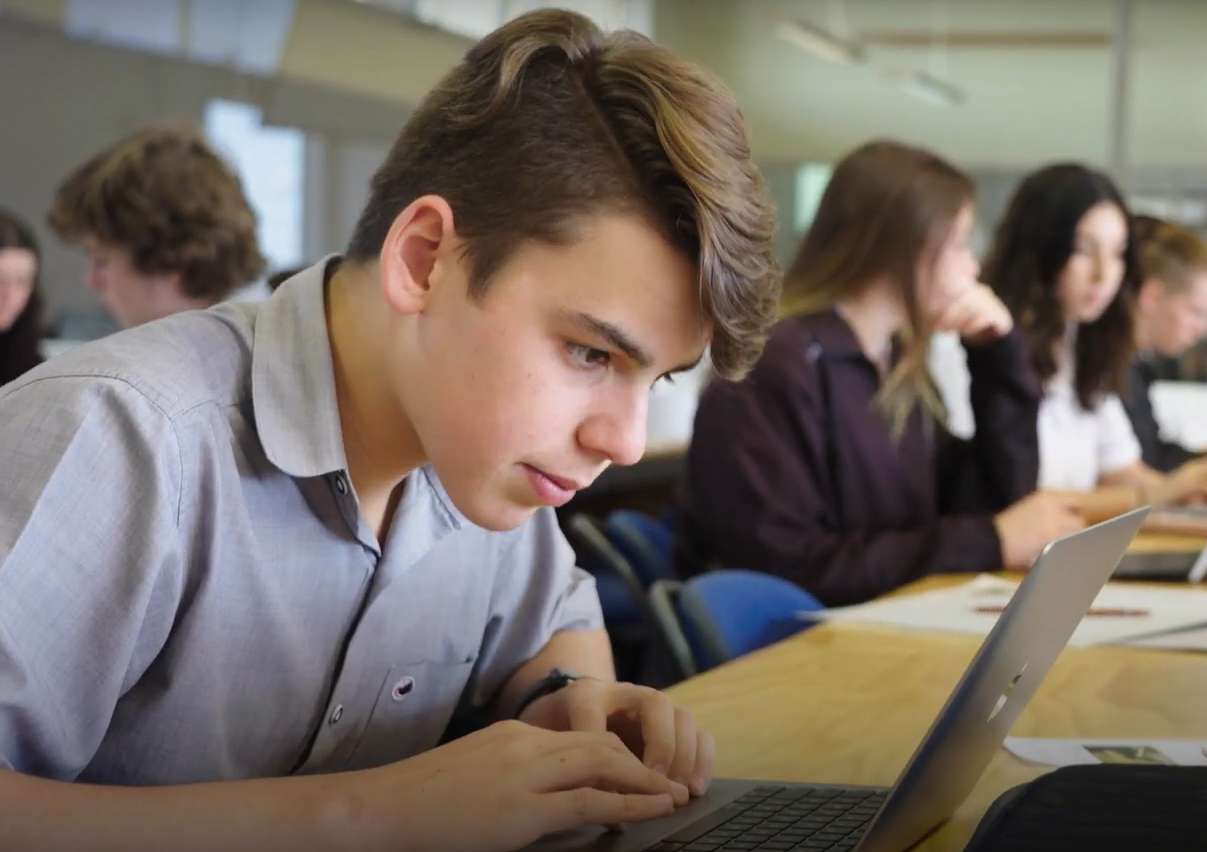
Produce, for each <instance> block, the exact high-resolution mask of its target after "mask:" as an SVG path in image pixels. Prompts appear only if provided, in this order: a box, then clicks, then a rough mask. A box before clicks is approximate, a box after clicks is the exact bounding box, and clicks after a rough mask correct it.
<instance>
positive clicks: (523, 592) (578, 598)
mask: <svg viewBox="0 0 1207 852" xmlns="http://www.w3.org/2000/svg"><path fill="white" fill-rule="evenodd" d="M500 556H501V564H500V566H499V568H498V572H497V574H496V582H495V588H494V591H493V594H492V596H491V602H490V615H489V620H488V623H487V629H486V633H485V637H484V641H483V643H482V646H481V649H480V653H479V657H478V661H477V665H476V666H475V676H474V684H473V694H472V702H473V703H474V704H476V705H479V706H481V705H484V704H486V703H488V702H489V701H490V700H492V698H493V697H494V696H495V694H496V693H497V692H498V691H499V690H500V689H501V688H502V687H503V685H504V684H505V683H506V681H507V679H508V678H509V677H510V676H511V674H512V673H513V672H514V671H515V670H516V669H517V668H519V667H520V666H522V665H523V664H524V663H526V662H528V661H529V660H530V659H532V658H533V657H535V656H536V655H537V653H539V652H540V650H541V649H542V648H544V647H545V645H546V644H547V643H548V642H549V640H550V639H551V638H552V637H553V635H554V634H555V633H557V632H559V631H562V630H598V629H602V628H603V615H602V613H601V611H600V606H599V595H598V593H597V592H596V590H595V580H594V579H593V578H592V577H591V575H590V574H588V573H587V572H585V571H583V570H582V569H580V568H578V567H576V566H575V564H574V561H575V560H574V551H573V550H572V549H571V547H570V544H569V542H567V541H566V538H565V536H564V535H562V532H561V530H560V529H559V528H558V525H557V517H556V516H555V515H554V513H553V511H552V510H547V509H541V510H540V511H538V512H537V513H536V515H535V516H534V517H533V518H532V520H530V521H529V522H528V523H527V524H526V525H525V526H524V528H523V529H522V530H521V531H518V533H517V534H516V536H515V538H514V540H513V542H512V543H510V546H509V547H507V548H506V549H505V550H504V551H503V552H502V553H501V555H500Z"/></svg>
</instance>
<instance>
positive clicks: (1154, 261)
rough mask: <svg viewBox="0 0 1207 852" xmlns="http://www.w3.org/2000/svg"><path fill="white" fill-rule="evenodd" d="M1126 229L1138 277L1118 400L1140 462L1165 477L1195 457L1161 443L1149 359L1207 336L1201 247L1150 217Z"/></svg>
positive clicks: (1206, 263)
mask: <svg viewBox="0 0 1207 852" xmlns="http://www.w3.org/2000/svg"><path fill="white" fill-rule="evenodd" d="M1132 230H1133V234H1134V238H1135V240H1136V243H1137V245H1138V246H1139V253H1140V268H1141V270H1142V272H1143V276H1142V281H1141V284H1140V289H1139V292H1138V293H1137V295H1136V318H1135V323H1136V357H1135V358H1133V359H1132V362H1131V365H1130V367H1129V368H1128V376H1127V385H1126V392H1125V393H1124V394H1123V395H1122V397H1121V398H1122V400H1123V407H1124V409H1125V410H1126V411H1127V416H1128V418H1129V419H1130V420H1131V423H1132V428H1133V429H1134V430H1135V432H1136V439H1137V440H1138V441H1139V442H1140V452H1141V457H1142V458H1143V460H1144V463H1145V464H1146V465H1148V466H1149V467H1151V468H1153V469H1154V470H1159V471H1163V472H1169V471H1172V470H1173V469H1174V468H1176V467H1179V466H1180V465H1182V464H1184V463H1185V462H1187V461H1190V460H1191V459H1193V458H1195V456H1196V455H1197V453H1193V452H1191V451H1190V450H1188V449H1186V448H1185V447H1183V446H1181V445H1180V444H1176V443H1173V442H1171V441H1165V440H1163V439H1162V438H1161V430H1160V427H1159V425H1158V423H1157V418H1156V416H1155V415H1154V414H1153V406H1152V401H1151V400H1150V398H1149V392H1150V390H1151V388H1152V385H1153V382H1154V381H1156V378H1157V370H1156V364H1155V360H1156V359H1157V358H1179V357H1181V356H1182V355H1184V354H1186V352H1187V351H1189V350H1190V348H1191V347H1193V346H1194V345H1195V344H1196V343H1198V342H1199V341H1200V340H1202V339H1203V336H1204V335H1205V334H1207V243H1204V242H1203V240H1202V239H1201V238H1200V237H1199V236H1198V235H1196V234H1194V233H1193V232H1191V231H1188V230H1187V229H1185V228H1183V227H1181V226H1179V225H1175V224H1173V223H1172V222H1165V221H1163V220H1161V219H1156V218H1154V217H1152V216H1133V217H1132Z"/></svg>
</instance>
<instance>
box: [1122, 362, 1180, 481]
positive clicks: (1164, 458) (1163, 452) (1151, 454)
mask: <svg viewBox="0 0 1207 852" xmlns="http://www.w3.org/2000/svg"><path fill="white" fill-rule="evenodd" d="M1158 378H1159V375H1158V368H1157V364H1156V363H1154V362H1153V361H1152V360H1150V359H1148V358H1145V357H1143V356H1141V357H1138V358H1136V359H1134V360H1133V361H1132V363H1131V366H1130V367H1129V368H1128V371H1127V387H1126V389H1125V392H1124V393H1123V394H1122V399H1123V407H1124V408H1125V409H1126V410H1127V416H1128V418H1129V419H1130V420H1131V421H1132V428H1133V429H1134V430H1135V431H1136V438H1137V439H1138V440H1139V441H1140V452H1141V455H1142V457H1143V459H1144V463H1145V464H1147V465H1148V466H1149V467H1152V468H1155V469H1156V470H1160V471H1164V472H1166V473H1168V472H1169V471H1171V470H1173V469H1174V468H1176V467H1178V466H1179V465H1181V464H1182V463H1183V462H1187V461H1190V460H1191V459H1193V458H1197V456H1196V454H1195V453H1192V452H1191V451H1190V450H1188V449H1186V448H1185V447H1183V446H1181V445H1180V444H1174V443H1171V442H1169V441H1164V440H1162V439H1161V429H1160V427H1159V426H1158V425H1157V417H1156V415H1155V414H1153V405H1152V401H1151V399H1150V398H1149V393H1150V391H1151V390H1152V385H1153V382H1155V381H1156V380H1157V379H1158Z"/></svg>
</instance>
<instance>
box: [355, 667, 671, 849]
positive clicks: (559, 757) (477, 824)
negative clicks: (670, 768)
mask: <svg viewBox="0 0 1207 852" xmlns="http://www.w3.org/2000/svg"><path fill="white" fill-rule="evenodd" d="M563 691H564V690H563ZM355 776H356V777H357V784H356V786H355V787H353V788H352V789H351V790H350V791H349V792H350V794H351V795H350V796H349V800H348V805H347V807H348V809H349V810H354V811H355V812H356V813H359V814H361V815H363V817H364V822H365V825H366V828H367V827H368V826H369V825H370V824H372V823H377V824H379V825H380V824H381V823H380V822H379V817H380V816H381V815H388V816H386V817H385V819H386V822H385V824H384V825H382V832H381V835H380V836H377V837H373V838H370V837H363V838H362V839H363V840H364V841H365V846H364V847H363V848H374V849H376V848H382V849H386V848H406V849H416V850H443V849H457V850H463V852H494V850H506V849H517V848H519V847H522V846H525V845H527V844H528V843H531V842H533V841H534V840H536V839H537V838H539V837H541V836H542V835H544V834H548V833H550V832H553V831H562V830H565V829H571V828H577V827H579V826H582V825H599V824H618V823H625V822H637V821H640V820H646V819H651V818H653V817H658V816H663V815H665V814H668V813H670V812H672V811H673V810H674V809H675V805H676V804H679V805H682V804H686V802H687V801H688V798H689V797H688V792H687V789H686V788H685V787H683V786H682V785H681V784H678V783H676V782H674V781H672V780H670V779H669V778H667V777H666V775H664V774H663V773H661V772H657V771H655V770H653V769H651V768H650V767H648V766H644V765H643V764H642V763H641V761H640V760H638V759H637V758H636V757H635V756H634V754H633V753H632V752H631V751H630V750H629V749H628V748H627V747H626V746H625V745H624V743H622V742H621V741H620V739H619V738H618V737H617V736H616V735H614V734H610V733H604V732H597V733H589V732H579V731H549V730H545V729H543V728H537V727H533V726H532V725H527V724H524V723H523V722H517V721H506V722H498V723H496V724H494V725H491V726H489V727H487V728H484V729H482V730H480V731H476V732H474V733H472V734H469V735H468V736H465V737H462V738H460V739H457V740H453V741H452V742H450V743H448V744H446V745H443V746H441V747H439V748H436V749H433V750H431V751H428V752H424V753H423V754H420V755H416V756H415V757H411V758H408V759H407V760H403V761H400V762H398V763H393V764H389V765H387V766H382V767H378V768H376V769H371V770H365V771H362V772H358V773H355ZM354 815H355V814H354ZM373 833H377V832H373Z"/></svg>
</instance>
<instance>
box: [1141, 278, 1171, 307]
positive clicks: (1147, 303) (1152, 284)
mask: <svg viewBox="0 0 1207 852" xmlns="http://www.w3.org/2000/svg"><path fill="white" fill-rule="evenodd" d="M1164 291H1165V285H1164V284H1162V283H1161V282H1160V281H1158V280H1157V279H1156V278H1145V279H1144V280H1143V281H1141V282H1140V290H1139V292H1138V293H1136V305H1137V307H1139V308H1140V309H1141V310H1145V311H1147V310H1152V308H1154V307H1156V303H1157V302H1158V301H1160V299H1161V295H1162V294H1163V293H1164Z"/></svg>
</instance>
